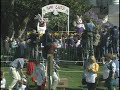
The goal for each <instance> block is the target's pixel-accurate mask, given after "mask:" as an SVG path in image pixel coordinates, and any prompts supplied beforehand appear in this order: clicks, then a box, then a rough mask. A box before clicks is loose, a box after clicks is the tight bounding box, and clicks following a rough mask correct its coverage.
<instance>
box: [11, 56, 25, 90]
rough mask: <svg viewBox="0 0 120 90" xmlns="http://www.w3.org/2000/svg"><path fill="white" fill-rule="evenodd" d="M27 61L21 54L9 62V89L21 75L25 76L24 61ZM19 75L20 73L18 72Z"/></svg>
mask: <svg viewBox="0 0 120 90" xmlns="http://www.w3.org/2000/svg"><path fill="white" fill-rule="evenodd" d="M25 62H27V59H24V58H23V57H22V56H21V57H20V58H17V59H15V60H14V61H12V62H11V63H10V74H11V76H12V78H13V80H12V82H11V84H10V85H9V90H12V89H13V88H14V86H15V85H16V84H17V82H18V81H19V80H21V76H22V77H25V75H24V73H23V67H24V63H25ZM19 72H20V73H21V75H20V73H19Z"/></svg>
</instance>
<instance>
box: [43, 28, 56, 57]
mask: <svg viewBox="0 0 120 90" xmlns="http://www.w3.org/2000/svg"><path fill="white" fill-rule="evenodd" d="M41 42H42V44H43V46H44V49H43V51H44V52H43V57H44V58H47V54H48V53H50V52H52V53H53V52H54V51H53V50H52V47H51V45H52V44H53V39H52V35H51V33H50V30H49V29H47V30H46V31H45V34H43V36H42V37H41Z"/></svg>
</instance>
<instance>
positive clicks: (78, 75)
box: [1, 65, 119, 90]
mask: <svg viewBox="0 0 120 90" xmlns="http://www.w3.org/2000/svg"><path fill="white" fill-rule="evenodd" d="M1 69H2V70H3V71H4V72H5V78H6V80H7V85H6V87H7V88H8V85H9V84H10V83H11V80H12V78H11V76H10V74H9V73H8V72H9V69H8V68H7V67H2V68H1ZM60 70H61V71H59V75H60V78H67V79H68V85H69V86H68V89H67V90H86V87H85V86H83V85H82V84H81V79H82V72H80V71H83V67H82V66H79V65H64V66H63V65H62V66H61V68H60ZM102 70H103V68H102V67H100V72H102ZM24 71H26V69H24ZM65 71H79V72H65ZM99 74H102V73H99ZM30 85H33V86H34V84H33V83H32V82H31V83H30ZM32 90H34V89H32ZM46 90H47V89H46ZM97 90H107V89H105V88H104V87H99V86H98V87H97ZM117 90H119V89H117Z"/></svg>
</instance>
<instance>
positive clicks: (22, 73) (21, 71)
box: [20, 69, 26, 77]
mask: <svg viewBox="0 0 120 90" xmlns="http://www.w3.org/2000/svg"><path fill="white" fill-rule="evenodd" d="M20 73H21V75H22V77H26V76H25V75H24V72H23V70H22V69H20Z"/></svg>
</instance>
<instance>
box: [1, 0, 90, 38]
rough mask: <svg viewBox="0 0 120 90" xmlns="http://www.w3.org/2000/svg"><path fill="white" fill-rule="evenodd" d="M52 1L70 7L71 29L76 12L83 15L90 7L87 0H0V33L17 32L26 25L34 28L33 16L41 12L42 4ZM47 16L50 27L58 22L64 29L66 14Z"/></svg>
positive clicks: (53, 26)
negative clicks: (0, 30)
mask: <svg viewBox="0 0 120 90" xmlns="http://www.w3.org/2000/svg"><path fill="white" fill-rule="evenodd" d="M53 3H55V4H63V5H65V6H67V7H69V8H70V29H71V30H73V25H72V23H73V21H74V20H75V16H76V15H77V14H78V15H83V14H84V12H86V11H87V10H89V9H90V5H89V4H88V0H1V17H2V18H1V19H2V22H1V24H2V25H1V26H2V27H1V29H2V32H1V33H3V34H5V35H9V31H11V30H15V32H16V34H19V33H18V31H19V30H24V29H27V28H28V27H29V28H35V27H36V26H35V24H34V23H35V21H34V19H33V18H34V16H35V15H36V14H38V13H40V14H41V8H42V7H43V6H45V5H48V4H53ZM48 16H49V24H48V25H49V27H50V28H52V29H56V28H55V27H56V26H57V25H58V23H59V26H60V27H62V28H64V29H65V27H66V25H67V24H66V23H67V15H65V14H62V13H59V15H57V16H54V15H53V14H49V15H48ZM26 18H27V21H26ZM12 23H13V25H12ZM10 26H11V27H12V29H11V28H10ZM25 27H26V28H25ZM5 35H4V36H5ZM18 36H19V35H18Z"/></svg>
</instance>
